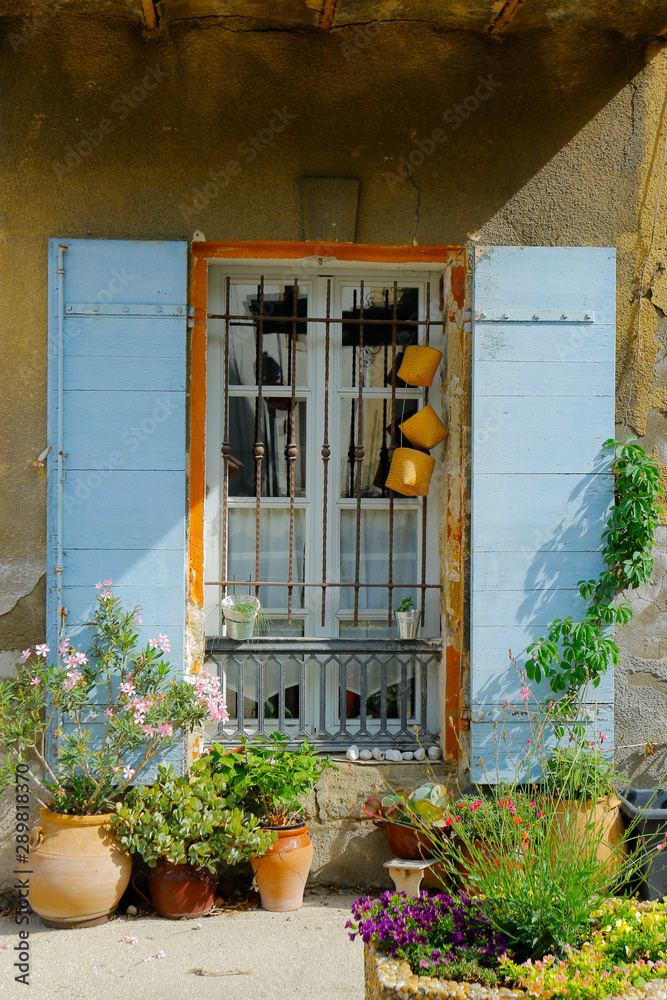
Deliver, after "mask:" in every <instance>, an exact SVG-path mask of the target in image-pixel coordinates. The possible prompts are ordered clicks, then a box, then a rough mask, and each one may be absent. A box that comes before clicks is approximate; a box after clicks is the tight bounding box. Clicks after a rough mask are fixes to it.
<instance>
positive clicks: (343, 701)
mask: <svg viewBox="0 0 667 1000" xmlns="http://www.w3.org/2000/svg"><path fill="white" fill-rule="evenodd" d="M337 659H338V684H339V690H340V725H339V727H338V731H339V733H341V734H347V658H346V656H345V654H344V653H340V654H339V655H338V657H337Z"/></svg>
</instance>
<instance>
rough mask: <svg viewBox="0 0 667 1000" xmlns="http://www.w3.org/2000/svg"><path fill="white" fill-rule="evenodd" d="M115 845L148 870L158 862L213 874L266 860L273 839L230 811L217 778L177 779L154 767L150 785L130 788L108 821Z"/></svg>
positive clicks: (205, 775) (250, 818)
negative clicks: (246, 862) (220, 866)
mask: <svg viewBox="0 0 667 1000" xmlns="http://www.w3.org/2000/svg"><path fill="white" fill-rule="evenodd" d="M111 826H112V827H113V831H114V834H115V836H116V839H117V840H118V841H119V842H120V844H121V845H122V846H123V847H124V848H125V849H126V850H127V851H133V852H137V853H138V854H140V855H141V857H142V858H143V860H144V861H145V862H146V864H147V865H149V867H151V868H154V867H155V865H156V864H157V862H158V861H170V862H172V863H173V864H189V865H191V866H192V868H194V869H195V870H197V871H201V870H202V869H207V870H208V871H210V872H214V871H215V866H216V864H218V863H219V862H221V861H224V862H227V863H228V864H232V865H233V864H238V862H239V861H243V860H245V859H247V858H250V857H251V856H253V855H261V854H265V853H266V851H268V849H269V848H270V847H271V845H272V843H273V842H274V840H275V836H276V835H275V834H274V833H272V832H270V831H267V830H263V829H262V828H261V826H260V824H259V821H258V820H257V819H256V818H255V817H253V816H250V815H249V814H247V813H244V812H243V810H242V809H239V808H237V807H229V805H228V803H227V802H226V801H225V797H224V789H223V786H222V781H221V779H220V777H219V776H217V777H214V776H213V775H211V774H210V773H209V772H208V771H206V770H205V769H199V770H198V771H197V772H196V773H195V774H193V775H191V776H190V777H189V778H188V777H179V776H177V775H176V774H175V772H174V770H173V768H172V767H171V766H169V767H163V766H161V767H159V768H158V774H157V779H156V781H155V783H154V784H153V785H149V786H146V787H136V788H133V789H132V790H131V791H130V792H129V794H128V795H127V797H126V799H125V801H124V802H122V803H118V804H117V806H116V812H115V814H114V815H113V816H112V818H111Z"/></svg>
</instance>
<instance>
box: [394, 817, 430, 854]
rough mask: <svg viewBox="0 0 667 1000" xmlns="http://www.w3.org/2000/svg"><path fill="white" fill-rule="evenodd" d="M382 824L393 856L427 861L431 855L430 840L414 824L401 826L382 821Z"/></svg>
mask: <svg viewBox="0 0 667 1000" xmlns="http://www.w3.org/2000/svg"><path fill="white" fill-rule="evenodd" d="M382 826H384V835H385V837H386V838H387V843H388V844H389V850H390V851H391V852H392V853H393V855H394V857H395V858H403V860H405V861H428V860H430V859H431V858H432V857H433V844H432V841H431V840H430V838H429V837H428V836H427V835H426V834H425V833H423V832H422V831H421V830H416V829H415V828H414V826H402V825H401V824H400V823H383V824H382Z"/></svg>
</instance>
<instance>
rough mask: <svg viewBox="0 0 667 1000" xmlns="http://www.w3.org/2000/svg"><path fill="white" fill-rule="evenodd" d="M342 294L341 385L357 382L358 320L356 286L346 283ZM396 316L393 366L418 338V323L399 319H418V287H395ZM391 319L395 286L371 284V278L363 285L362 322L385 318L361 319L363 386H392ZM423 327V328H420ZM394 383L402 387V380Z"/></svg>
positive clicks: (397, 364) (357, 286)
mask: <svg viewBox="0 0 667 1000" xmlns="http://www.w3.org/2000/svg"><path fill="white" fill-rule="evenodd" d="M341 294H342V302H341V306H342V318H343V320H344V321H345V322H343V324H342V330H343V334H342V344H343V383H342V384H343V385H346V386H351V385H358V384H359V382H358V369H359V325H360V324H359V323H358V322H355V320H358V319H359V314H360V294H361V289H360V286H359V285H345V286H344V287H343V289H342V291H341ZM396 306H397V307H396V317H397V319H398V320H399V322H398V323H397V326H396V369H397V370H398V367H399V366H400V364H401V360H402V356H403V349H404V348H405V347H407V345H408V344H416V343H418V340H419V335H418V332H417V331H418V330H419V329H420V328H419V327H417V326H405V325H403V326H402V325H401V323H400V321H401V320H416V319H419V289H418V288H399V289H397V299H396ZM393 318H394V289H393V287H392V288H388V287H385V286H382V285H373V283H372V281H370V282H368V283H367V284H365V285H364V321H367V320H386V321H387V322H382V323H375V322H373V323H369V324H368V325H366V322H364V329H363V334H364V357H363V366H362V367H363V372H362V383H361V384H362V385H365V386H378V387H380V388H381V387H383V386H391V358H392V343H391V327H392V321H393ZM421 329H423V328H421ZM396 385H400V386H403V385H405V383H404V382H403V380H402V379H398V378H397V379H396Z"/></svg>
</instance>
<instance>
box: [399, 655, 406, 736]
mask: <svg viewBox="0 0 667 1000" xmlns="http://www.w3.org/2000/svg"><path fill="white" fill-rule="evenodd" d="M400 691H401V704H400V713H401V730H400V731H401V733H407V731H408V661H407V659H406V657H405V656H403V657H402V658H401V686H400Z"/></svg>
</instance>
